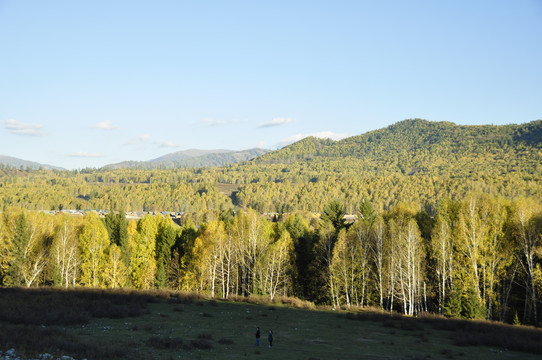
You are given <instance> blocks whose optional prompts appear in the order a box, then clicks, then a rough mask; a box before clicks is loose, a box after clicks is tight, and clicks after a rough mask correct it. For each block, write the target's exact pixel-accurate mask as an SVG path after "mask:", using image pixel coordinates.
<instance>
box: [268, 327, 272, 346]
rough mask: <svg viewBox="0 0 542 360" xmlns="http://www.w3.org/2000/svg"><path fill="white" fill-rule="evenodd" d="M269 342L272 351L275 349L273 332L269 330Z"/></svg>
mask: <svg viewBox="0 0 542 360" xmlns="http://www.w3.org/2000/svg"><path fill="white" fill-rule="evenodd" d="M267 341H269V348H270V349H271V348H272V347H273V331H272V330H269V335H268V336H267Z"/></svg>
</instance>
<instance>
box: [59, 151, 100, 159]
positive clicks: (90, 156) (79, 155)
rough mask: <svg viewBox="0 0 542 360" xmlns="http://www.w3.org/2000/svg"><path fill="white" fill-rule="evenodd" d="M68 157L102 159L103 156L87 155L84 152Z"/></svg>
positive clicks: (97, 154)
mask: <svg viewBox="0 0 542 360" xmlns="http://www.w3.org/2000/svg"><path fill="white" fill-rule="evenodd" d="M68 156H69V157H78V158H100V157H103V156H104V155H103V154H100V153H89V152H86V151H81V152H77V153H73V154H69V155H68Z"/></svg>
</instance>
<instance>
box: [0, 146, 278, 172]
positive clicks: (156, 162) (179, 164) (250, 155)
mask: <svg viewBox="0 0 542 360" xmlns="http://www.w3.org/2000/svg"><path fill="white" fill-rule="evenodd" d="M269 151H270V150H265V149H257V148H255V149H248V150H241V151H234V150H224V149H217V150H199V149H189V150H184V151H177V152H174V153H170V154H166V155H164V156H161V157H159V158H156V159H153V160H148V161H123V162H120V163H116V164H110V165H106V166H104V167H103V169H107V170H112V169H173V168H186V167H215V166H223V165H228V164H233V163H238V162H242V161H247V160H252V159H254V158H255V157H257V156H260V155H263V154H265V153H267V152H269ZM2 165H3V166H8V167H14V168H21V167H22V168H24V169H32V170H39V169H44V170H65V169H63V168H61V167H58V166H52V165H47V164H40V163H37V162H33V161H28V160H22V159H18V158H14V157H11V156H3V155H0V166H2Z"/></svg>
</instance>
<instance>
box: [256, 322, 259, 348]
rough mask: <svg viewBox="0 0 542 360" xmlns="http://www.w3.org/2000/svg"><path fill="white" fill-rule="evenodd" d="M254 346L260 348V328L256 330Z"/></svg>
mask: <svg viewBox="0 0 542 360" xmlns="http://www.w3.org/2000/svg"><path fill="white" fill-rule="evenodd" d="M256 346H260V327H257V328H256Z"/></svg>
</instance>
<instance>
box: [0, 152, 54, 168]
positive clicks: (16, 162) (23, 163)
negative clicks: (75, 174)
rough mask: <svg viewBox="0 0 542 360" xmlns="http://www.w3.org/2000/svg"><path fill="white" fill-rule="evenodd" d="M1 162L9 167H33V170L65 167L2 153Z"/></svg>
mask: <svg viewBox="0 0 542 360" xmlns="http://www.w3.org/2000/svg"><path fill="white" fill-rule="evenodd" d="M0 164H1V165H4V166H8V167H14V168H20V167H22V168H23V169H32V170H39V169H44V170H64V169H63V168H60V167H57V166H52V165H47V164H40V163H37V162H34V161H28V160H22V159H18V158H14V157H11V156H4V155H0Z"/></svg>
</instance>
